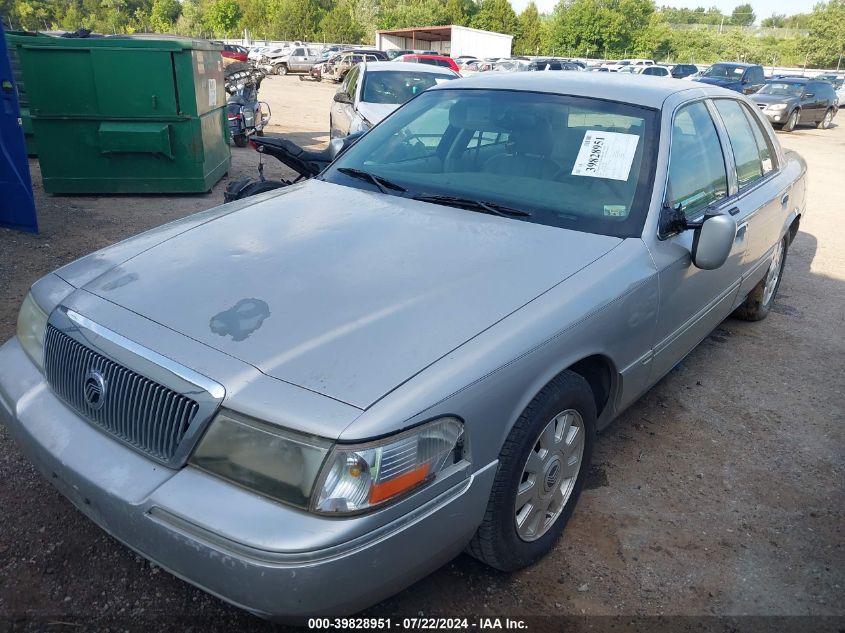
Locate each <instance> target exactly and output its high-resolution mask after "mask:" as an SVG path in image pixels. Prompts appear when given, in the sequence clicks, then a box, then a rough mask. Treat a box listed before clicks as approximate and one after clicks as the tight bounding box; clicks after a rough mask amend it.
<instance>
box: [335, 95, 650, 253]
mask: <svg viewBox="0 0 845 633" xmlns="http://www.w3.org/2000/svg"><path fill="white" fill-rule="evenodd" d="M657 120H658V117H657V113H656V111H655V110H651V109H648V108H641V107H636V106H632V105H627V104H622V103H615V102H608V101H600V100H597V99H590V98H582V97H571V96H564V95H555V94H544V93H535V92H521V91H509V90H481V89H451V88H446V89H437V90H429V91H426V92H424V93H422V94H421V95H420V96H419V97H417V98H415V99H413V100H411V101H409V102H408V103H407V104H406V105H405V106H403V107H401V108H400V109H399V110H397V111H396V112H395V113H394V114H393V115H391V116H389V117H388V118H386V119H385V120H384V121H382V123H381V124H379V125H378V126H376V127H375V128H373V129H372V130H371V131H370V132H368V133H367V134H365V135H364V136H363V137H361V139H360V140H359V141H358V142H357V143H356V144H355V145H353V146H352V147H350V148H349V150H347V151H346V152H345V153H344V154H342V155H341V156H340V157H339V158H338V159H337V160H336V161H335V162H334V163H332V165H331V166H330V167H329V169H328V170H327V171H326V172H324V173H323V176H322V177H323V178H324V179H325V180H328V181H330V182H334V183H338V184H342V185H346V186H349V187H357V188H364V189H370V190H374V191H379V190H383V191H384V192H385V193H389V194H390V195H397V196H402V197H417V196H426V197H430V196H441V197H442V196H448V197H450V198H461V199H466V200H473V201H480V202H484V203H487V204H495V205H501V206H503V207H508V208H510V209H516V210H520V211H524V212H527V214H529V215H520V216H519V219H518V220H513V221H529V222H536V223H539V224H547V225H551V226H559V227H563V228H569V229H574V230H579V231H585V232H590V233H601V234H604V235H615V236H620V237H630V236H639V235H640V234H641V233H642V227H643V223H644V221H645V216H646V212H647V207H648V204H649V199H650V192H651V182H652V180H653V175H654V160H655V155H656V138H657V134H658V131H657ZM356 171H357V172H358V173H357V174H354V175H353V172H356ZM344 172H346V173H344ZM360 172H367V173H368V174H370V175H374V176H376V177H377V178H378V179H381V180H382V185H384V183H385V182H387V183H390V185H392V186H391V187H387V188H385V187H379V186H378V185H377V184H375V183H374V182H373V181H372V179H370V178H363V177H361V173H360ZM456 206H457V205H456ZM468 212H469V211H468Z"/></svg>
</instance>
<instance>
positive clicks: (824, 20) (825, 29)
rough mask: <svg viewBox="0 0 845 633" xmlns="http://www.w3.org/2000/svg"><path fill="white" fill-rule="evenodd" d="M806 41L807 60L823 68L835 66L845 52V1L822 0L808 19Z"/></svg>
mask: <svg viewBox="0 0 845 633" xmlns="http://www.w3.org/2000/svg"><path fill="white" fill-rule="evenodd" d="M807 26H808V28H809V30H810V34H809V36H808V37H807V38H806V40H805V41H804V52H805V55H806V61H808V62H809V63H810V64H811V65H814V66H817V67H821V68H825V67H827V68H834V67H836V65H837V63H838V62H839V58H840V55H843V54H845V1H843V0H830V2H820V3H819V4H817V5H816V6H815V8H813V12H812V13H811V14H810V18H809V20H808V25H807Z"/></svg>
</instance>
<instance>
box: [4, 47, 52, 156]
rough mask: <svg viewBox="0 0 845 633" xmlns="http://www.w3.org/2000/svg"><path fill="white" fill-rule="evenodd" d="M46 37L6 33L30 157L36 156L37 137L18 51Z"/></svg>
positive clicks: (22, 124) (27, 151)
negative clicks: (37, 39)
mask: <svg viewBox="0 0 845 633" xmlns="http://www.w3.org/2000/svg"><path fill="white" fill-rule="evenodd" d="M46 37H47V36H46V35H39V34H37V33H28V32H26V31H6V48H7V50H8V51H9V63H11V65H12V74H13V75H14V76H15V85H16V86H17V88H18V103H19V104H20V109H21V127H23V134H24V139H25V140H26V153H27V154H29V155H30V156H36V155H37V154H38V149H37V147H36V145H35V135H34V134H33V133H32V120H31V119H30V117H29V97H28V96H27V94H26V82H25V81H24V76H23V69H22V68H21V60H20V55H19V54H18V49H19V48H20V47H21V45H23V44H24V43H25V42H29V43H32V42H34V41H36V39H34V38H39V39H43V38H46Z"/></svg>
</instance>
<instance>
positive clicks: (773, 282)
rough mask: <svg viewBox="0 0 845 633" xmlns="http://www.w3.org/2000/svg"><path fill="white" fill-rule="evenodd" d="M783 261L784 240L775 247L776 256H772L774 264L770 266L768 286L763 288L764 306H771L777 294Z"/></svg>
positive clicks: (767, 277) (767, 279)
mask: <svg viewBox="0 0 845 633" xmlns="http://www.w3.org/2000/svg"><path fill="white" fill-rule="evenodd" d="M782 260H783V240H780V241H779V242H778V244H777V246H776V247H775V254H774V255H773V256H772V263H771V264H769V272H768V273H766V285H765V286H763V305H764V306H766V305H769V301H771V300H772V297H773V295H774V294H775V289H776V288H777V287H778V280H780V269H781V262H782Z"/></svg>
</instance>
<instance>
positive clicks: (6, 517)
mask: <svg viewBox="0 0 845 633" xmlns="http://www.w3.org/2000/svg"><path fill="white" fill-rule="evenodd" d="M333 90H334V86H333V85H329V84H326V83H322V84H317V83H311V82H301V81H299V80H298V79H297V78H296V77H270V78H268V80H267V81H266V83H265V85H264V86H263V87H262V98H264V99H265V100H267V101H268V102H269V103H270V104H271V106H272V107H273V117H274V121H273V122H274V127H273V128H272V129H271V130H269V132H270V133H285V134H290V135H291V138H293V139H294V140H296V141H297V142H300V143H301V144H305V145H314V146H315V147H316V146H319V145H320V144H321V143H325V142H326V141H327V140H328V136H327V133H326V130H327V125H328V108H329V105H330V102H331V93H332V92H333ZM840 118H842V116H840ZM779 137H780V140H781V142H782V143H783V144H784V145H785V146H786V147H789V148H793V149H796V150H798V151H799V152H800V153H801V154H802V155H803V156H804V157H805V158H806V160H807V162H808V164H809V178H810V188H809V196H810V198H809V213H808V215H807V217H806V219H805V221H804V222H803V223H802V226H801V231H800V233H799V234H798V237H797V238H796V240H795V242H794V243H793V245H792V248H791V249H790V251H789V258H788V261H787V265H786V272H785V279H784V281H783V283H782V285H781V289H780V293H779V296H778V302H777V304H776V306H775V308H774V310H773V313H772V314H771V315H770V316H769V318H768V319H766V320H765V321H762V322H759V323H745V322H741V321H736V320H733V319H728V320H727V321H725V322H724V323H722V324H721V326H720V327H719V328H718V329H717V330H716V331H715V332H714V333H713V334H711V335H710V336H709V337H708V338H707V339H706V340H705V341H704V342H703V343H702V344H701V345H700V346H699V347H698V348H697V349H696V350H695V351H693V352H692V353H691V354H690V355H689V356H688V357H687V358H686V359H685V360H684V361H683V362H682V363H681V364H680V365H679V366H678V367H677V368H675V369H674V370H673V371H672V372H671V373H670V374H669V375H668V376H667V377H666V378H664V379H663V380H662V381H661V382H660V383H659V384H657V385H656V386H655V387H654V388H652V389H651V390H650V391H649V392H648V393H647V394H646V395H645V396H644V397H643V398H642V399H641V400H640V401H639V402H638V403H637V404H635V405H634V406H633V407H631V408H630V409H629V410H628V411H627V412H625V413H624V414H623V415H622V416H621V418H620V419H619V420H617V421H616V422H615V423H614V424H613V425H612V426H611V427H610V428H609V429H608V430H607V431H606V432H605V433H604V434H603V435H602V436H601V437H600V438H599V441H598V444H597V448H596V454H595V457H594V467H593V469H592V472H591V473H590V480H589V485H588V489H587V490H585V492H584V494H583V496H582V497H581V500H580V503H579V506H578V508H577V510H576V512H575V514H574V517H573V519H572V521H571V522H570V524H569V526H568V527H567V530H566V532H565V535H564V538H563V539H562V540H561V541H560V543H559V545H558V546H557V548H556V549H555V550H554V551H553V552H552V553H551V555H549V556H548V557H546V558H545V559H544V560H543V561H541V562H540V563H538V564H536V565H534V566H533V567H531V568H529V569H526V570H523V571H521V572H518V573H514V574H502V573H497V572H493V571H491V570H489V569H487V568H485V567H483V566H482V565H480V564H479V563H477V562H476V561H474V560H473V559H471V558H470V557H468V556H461V557H459V558H458V559H456V560H455V561H453V562H452V563H451V564H449V565H447V566H446V567H444V568H442V569H441V570H439V571H438V572H436V573H434V574H432V575H431V576H429V577H428V578H426V579H424V580H422V581H421V582H419V583H417V584H416V585H414V586H412V587H410V588H409V589H407V590H405V591H403V592H401V593H400V594H398V595H397V596H395V597H393V598H391V599H389V600H387V601H385V602H384V603H382V604H380V605H377V606H375V607H373V608H371V609H369V610H368V611H367V615H370V616H393V617H401V616H409V615H410V616H416V615H418V614H421V613H423V614H425V615H426V616H430V615H440V616H455V615H459V614H464V615H481V616H491V617H495V616H500V617H504V616H511V617H514V616H522V617H526V616H556V618H562V617H572V618H574V619H571V620H567V622H568V623H569V624H571V625H572V627H573V628H583V629H584V630H588V629H590V628H592V627H594V626H595V624H596V622H600V621H602V620H590V619H589V618H587V619H583V618H582V616H619V615H623V616H626V618H625V619H624V620H611V621H610V622H614V623H617V624H620V623H626V622H627V623H630V622H631V620H630V618H631V617H636V616H658V615H664V616H714V615H718V616H772V615H780V616H827V617H828V619H826V620H794V621H793V620H789V621H788V622H789V623H790V624H789V626H788V627H786V628H792V629H793V630H810V629H812V628H813V626H817V625H819V623H820V622H821V623H822V626H823V627H830V629H829V630H839V631H842V630H843V626H844V625H845V606H843V600H842V598H843V595H845V592H843V587H845V552H843V543H845V533H843V531H844V530H843V526H845V521H843V519H845V516H843V515H845V512H843V508H845V495H844V494H843V457H845V451H843V446H845V442H843V422H845V415H844V414H843V404H842V403H843V396H845V393H843V391H845V361H844V360H843V359H845V336H844V335H845V257H843V252H845V228H843V226H845V223H843V221H842V217H841V214H842V184H841V181H839V180H838V177H841V176H840V174H841V169H842V165H843V160H845V126H843V125H840V126H839V127H836V128H834V129H832V130H816V129H813V128H807V127H802V128H799V129H798V130H797V131H796V132H795V133H793V134H781V135H780V136H779ZM232 154H233V158H234V160H233V168H232V172H231V174H230V175H231V176H232V177H236V176H239V175H242V174H251V173H253V170H254V167H255V165H256V162H257V161H256V154H255V152H253V151H252V150H250V149H248V148H247V149H238V148H234V147H233V148H232ZM277 164H278V163H277ZM30 165H31V169H32V172H33V180H34V181H35V183H36V185H35V186H36V200H37V204H38V210H39V221H40V223H41V229H42V232H41V234H40V235H38V236H30V235H24V234H20V233H13V232H11V231H8V230H3V229H0V340H5V339H6V338H8V337H10V336H12V335H13V334H14V328H15V319H16V314H17V309H18V306H19V304H20V302H21V300H22V299H23V297H24V295H25V293H26V291H27V288H28V287H29V285H30V284H31V283H32V282H33V281H35V280H36V279H37V278H38V277H40V276H41V275H43V274H45V273H47V272H49V271H50V270H52V269H54V268H56V267H57V266H59V265H61V264H64V263H66V262H69V261H71V260H73V259H75V258H77V257H79V256H81V255H83V254H85V253H88V252H90V251H92V250H94V249H96V248H99V247H102V246H105V245H107V244H110V243H112V242H114V241H116V240H119V239H122V238H124V237H127V236H130V235H133V234H135V233H138V232H140V231H142V230H145V229H148V228H150V227H153V226H156V225H159V224H161V223H163V222H166V221H169V220H171V219H174V218H178V217H181V216H184V215H187V214H189V213H192V212H195V211H199V210H201V209H206V208H208V207H211V206H214V205H216V204H218V203H219V202H221V200H222V188H223V186H224V185H225V182H226V180H224V181H223V182H221V183H220V184H218V185H217V186H216V187H215V188H214V191H213V192H212V193H210V194H206V195H200V196H166V197H165V196H144V197H133V196H121V197H83V196H73V197H59V196H50V195H47V194H45V193H44V192H43V190H42V189H41V188H40V176H39V170H38V164H37V162H36V161H32V162H31V163H30ZM280 171H281V170H280V169H279V168H278V167H276V165H271V164H269V163H268V176H270V177H273V176H274V175H277V174H279V173H280ZM0 518H1V519H2V520H0V627H2V625H3V623H7V624H10V626H11V627H12V628H21V629H22V628H30V629H33V630H74V631H76V630H81V629H82V627H80V626H78V624H79V623H80V622H87V623H89V625H90V624H91V623H93V625H92V626H95V627H97V628H102V627H105V626H114V627H116V630H129V629H133V630H141V629H149V628H150V627H153V628H154V629H155V630H173V631H177V630H185V629H187V628H189V627H190V626H193V627H194V628H196V629H197V630H203V631H208V630H221V631H222V630H236V629H238V630H246V629H249V630H260V629H265V628H269V625H267V624H266V623H264V622H262V621H260V620H258V619H256V618H253V617H252V616H250V615H247V614H245V613H243V612H241V611H239V610H238V609H235V608H233V607H230V606H228V605H226V604H224V603H223V602H221V601H219V600H217V599H215V598H212V597H210V596H209V595H207V594H205V593H203V592H202V591H200V590H198V589H195V588H193V587H192V586H190V585H188V584H186V583H184V582H182V581H180V580H178V579H176V578H174V577H172V576H170V575H169V574H167V573H166V572H163V571H161V570H160V569H159V568H158V567H156V566H155V565H152V564H150V563H148V562H146V561H145V560H144V559H142V558H140V557H139V556H136V555H135V554H134V553H133V552H131V551H130V550H128V549H126V548H125V547H123V546H122V545H120V544H119V543H117V542H116V541H115V540H113V539H112V538H110V537H109V536H107V535H105V534H104V533H103V532H102V531H101V530H100V529H99V528H98V527H97V526H95V525H94V524H93V523H91V522H89V521H88V520H87V519H85V518H84V517H83V516H82V515H81V514H80V513H79V512H77V511H76V510H75V509H74V508H73V507H72V506H71V505H70V503H69V502H68V501H66V500H65V499H64V498H63V497H61V496H60V495H59V494H58V493H57V492H56V491H55V490H54V489H53V488H52V487H51V486H50V485H49V484H48V482H46V481H45V480H43V479H42V478H41V477H40V476H38V475H37V474H36V473H35V471H34V470H33V469H32V467H31V466H30V465H29V463H28V462H27V460H26V459H25V458H24V457H23V456H22V455H21V454H20V453H19V452H18V450H17V448H16V447H15V445H14V444H13V443H12V442H11V440H10V439H9V437H8V435H7V434H6V432H5V430H4V429H2V428H0ZM397 564H401V562H400V561H397ZM636 621H637V620H635V622H636ZM550 622H552V623H556V624H560V622H562V620H560V619H546V620H542V619H540V620H532V623H535V624H536V625H537V626H535V627H533V628H535V629H536V628H543V627H542V624H543V623H546V624H548V623H550ZM645 622H647V623H649V624H647V626H646V628H648V629H649V630H654V626H657V624H658V623H656V622H655V621H653V620H646V621H645ZM666 622H669V623H670V625H669V627H670V628H669V629H666V630H676V629H679V628H684V629H687V630H699V629H696V627H697V626H704V627H705V628H707V627H709V626H710V624H712V623H713V622H714V620H710V619H706V618H705V619H703V620H664V621H663V623H666ZM720 622H725V621H724V620H721V621H720ZM743 622H745V623H746V624H747V623H749V622H752V621H751V620H743ZM753 622H757V623H758V625H759V626H760V627H762V628H760V629H759V630H767V629H770V628H772V626H773V624H772V621H771V620H760V621H753ZM62 623H76V625H75V626H70V625H68V624H62ZM708 623H709V624H708ZM811 625H812V626H811ZM730 626H733V625H730ZM33 627H34V628H33ZM726 627H727V629H729V628H730V627H729V626H727V625H726ZM795 627H798V628H795ZM778 628H780V629H783V628H784V627H783V626H780V625H778ZM727 629H726V630H727ZM617 630H618V629H617ZM643 630H645V629H643ZM660 630H664V629H660ZM825 630H828V629H827V628H825Z"/></svg>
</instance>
